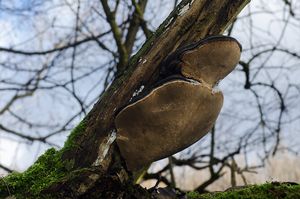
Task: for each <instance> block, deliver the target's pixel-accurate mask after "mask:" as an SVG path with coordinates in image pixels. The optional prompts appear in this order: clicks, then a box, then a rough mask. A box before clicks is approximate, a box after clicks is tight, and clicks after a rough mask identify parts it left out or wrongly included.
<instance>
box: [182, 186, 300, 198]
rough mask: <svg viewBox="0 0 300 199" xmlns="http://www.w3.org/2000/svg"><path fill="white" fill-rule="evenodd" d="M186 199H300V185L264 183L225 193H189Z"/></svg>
mask: <svg viewBox="0 0 300 199" xmlns="http://www.w3.org/2000/svg"><path fill="white" fill-rule="evenodd" d="M187 197H188V199H212V198H213V199H226V198H232V199H255V198H257V199H268V198H278V199H279V198H286V199H293V198H300V185H291V184H288V183H266V184H263V185H252V186H248V187H245V188H239V189H233V190H229V191H225V192H215V193H207V194H199V193H197V192H189V193H188V194H187Z"/></svg>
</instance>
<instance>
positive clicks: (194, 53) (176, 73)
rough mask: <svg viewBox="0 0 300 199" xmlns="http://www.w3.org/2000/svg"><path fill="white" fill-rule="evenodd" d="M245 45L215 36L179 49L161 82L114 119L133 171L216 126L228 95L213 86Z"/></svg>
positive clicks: (163, 69) (169, 60) (166, 65)
mask: <svg viewBox="0 0 300 199" xmlns="http://www.w3.org/2000/svg"><path fill="white" fill-rule="evenodd" d="M240 54H241V45H240V44H239V43H238V41H237V40H236V39H234V38H232V37H227V36H212V37H208V38H206V39H203V40H200V41H199V42H195V43H193V44H190V45H187V46H185V47H182V48H179V49H178V50H176V51H175V52H174V53H172V54H171V55H169V56H168V57H167V59H166V60H165V61H164V62H163V64H162V66H161V72H160V77H161V81H160V83H158V84H156V86H154V87H153V88H152V89H151V90H150V91H143V92H144V93H141V95H140V96H138V97H137V98H136V99H134V100H133V101H131V102H130V104H129V105H127V106H126V107H125V108H123V109H122V110H121V111H120V112H119V113H118V114H117V116H116V118H115V126H116V129H117V144H118V146H119V148H120V151H121V154H122V156H123V157H124V159H125V161H126V165H127V168H128V169H129V170H131V171H134V170H138V169H141V168H142V167H144V166H145V165H148V164H150V163H151V162H153V161H156V160H159V159H162V158H165V157H168V156H170V155H172V154H175V153H177V152H179V151H181V150H183V149H184V148H186V147H188V146H190V145H192V144H193V143H195V142H196V141H198V140H199V139H200V138H202V137H203V136H204V135H205V134H207V132H208V131H209V130H210V129H211V128H212V126H213V125H214V123H215V121H216V119H217V117H218V115H219V113H220V110H221V108H222V104H223V94H222V92H221V91H215V90H214V89H213V88H214V86H215V85H216V84H217V82H219V81H220V80H221V79H223V78H224V77H225V76H226V75H228V74H229V73H230V72H231V71H232V70H233V69H234V68H235V66H236V65H237V63H238V61H239V59H240Z"/></svg>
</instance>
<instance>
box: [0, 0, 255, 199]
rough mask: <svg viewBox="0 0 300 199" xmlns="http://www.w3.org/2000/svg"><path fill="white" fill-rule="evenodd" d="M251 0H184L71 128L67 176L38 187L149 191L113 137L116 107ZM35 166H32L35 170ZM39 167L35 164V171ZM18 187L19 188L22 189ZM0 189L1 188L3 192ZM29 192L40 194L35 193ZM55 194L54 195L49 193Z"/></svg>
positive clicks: (84, 193)
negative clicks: (163, 64)
mask: <svg viewBox="0 0 300 199" xmlns="http://www.w3.org/2000/svg"><path fill="white" fill-rule="evenodd" d="M248 2H249V0H183V1H182V2H181V3H180V5H178V6H177V8H176V9H175V10H174V11H173V12H172V13H171V14H170V16H169V17H168V18H167V19H166V20H165V21H164V22H163V23H162V25H161V26H160V27H159V29H158V30H157V31H156V33H155V34H153V35H152V37H151V38H149V39H148V40H147V42H146V43H145V44H144V46H143V47H142V49H141V50H140V51H139V52H138V53H137V54H136V55H135V56H134V57H132V58H131V60H130V61H129V66H128V67H127V70H125V71H124V72H123V73H122V74H119V75H118V77H117V78H116V79H115V80H114V81H113V83H112V85H111V86H110V87H109V89H108V90H107V91H106V92H105V93H104V94H103V96H102V97H101V98H100V99H99V101H98V102H97V103H96V104H95V105H94V107H93V109H92V110H91V111H90V113H89V114H88V115H87V117H86V118H85V119H84V120H83V121H82V122H81V123H80V124H79V125H78V127H77V128H76V129H75V130H74V131H73V132H72V134H71V135H70V137H69V139H68V141H67V142H66V144H65V146H64V148H63V149H62V150H61V151H60V152H58V153H56V154H54V156H55V157H56V158H57V157H58V158H62V163H63V164H64V166H63V167H62V170H64V171H65V170H66V171H68V172H67V173H66V175H65V176H63V177H61V173H59V175H57V174H53V173H50V174H51V177H53V176H55V177H56V176H58V177H59V179H58V180H54V182H52V181H51V185H50V187H49V186H48V187H47V188H43V187H42V188H40V189H42V190H39V191H38V192H37V193H39V197H40V198H44V197H48V196H49V194H50V195H52V194H55V197H57V198H120V197H121V198H126V197H127V198H142V197H141V195H143V196H144V197H147V192H146V191H145V190H143V189H140V188H137V187H136V186H135V185H132V183H131V180H130V179H131V177H130V176H131V174H130V173H128V171H127V170H126V166H125V164H124V162H123V160H122V157H121V156H120V153H119V151H118V147H117V145H116V144H115V142H114V140H115V138H116V132H115V130H114V129H115V128H114V119H115V115H116V113H117V112H118V111H119V110H120V108H122V107H124V105H126V103H128V101H129V99H130V98H131V97H132V95H133V93H134V92H135V91H136V90H138V89H139V88H140V86H142V85H144V86H145V87H146V88H147V87H148V86H149V85H151V83H153V82H155V81H156V79H157V77H158V75H157V74H158V69H159V66H160V63H161V62H162V61H163V59H164V58H165V57H166V56H167V55H168V54H170V53H171V52H173V51H174V50H175V49H176V48H178V47H180V46H182V45H186V44H189V43H191V42H194V41H198V40H200V39H202V38H204V37H205V36H207V35H216V34H221V33H222V32H223V31H224V30H225V29H226V27H227V26H228V25H229V24H230V23H231V22H232V21H233V20H234V18H235V17H236V15H237V14H238V13H239V12H240V11H241V9H242V8H243V7H244V6H245V5H246V4H247V3H248ZM49 159H53V157H52V158H51V157H50V158H49ZM43 164H45V163H43ZM43 164H42V165H43ZM54 165H57V163H55V164H54ZM34 169H35V168H34V167H33V168H32V169H31V170H34ZM52 169H53V168H52ZM39 171H40V170H39V169H37V170H35V172H36V173H35V174H36V175H37V174H38V172H39ZM55 172H57V171H56V170H55ZM58 172H61V171H60V170H59V171H58ZM28 173H29V175H30V172H28ZM48 174H49V173H48ZM46 177H47V176H46ZM17 178H20V176H18V177H16V179H17ZM23 178H24V176H22V179H23ZM11 179H14V178H13V177H11ZM8 181H9V179H7V182H5V186H6V187H9V186H10V184H9V182H8ZM15 187H16V188H15V190H16V191H18V190H19V191H20V190H21V188H19V187H17V186H15ZM7 192H8V193H9V195H14V193H11V192H12V189H11V190H9V188H7ZM1 193H2V192H1V190H0V196H1ZM3 193H5V192H3ZM19 194H21V193H19ZM2 196H3V195H2ZM28 197H29V198H30V197H32V198H37V197H34V196H32V194H31V195H30V194H29V195H28ZM55 197H54V195H52V196H51V197H50V198H55Z"/></svg>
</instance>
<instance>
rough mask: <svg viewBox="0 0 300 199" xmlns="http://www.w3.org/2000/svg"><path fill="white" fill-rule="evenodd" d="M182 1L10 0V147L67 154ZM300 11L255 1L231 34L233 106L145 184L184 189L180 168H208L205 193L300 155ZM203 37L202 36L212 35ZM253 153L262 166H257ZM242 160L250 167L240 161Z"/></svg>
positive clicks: (5, 123)
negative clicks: (280, 157)
mask: <svg viewBox="0 0 300 199" xmlns="http://www.w3.org/2000/svg"><path fill="white" fill-rule="evenodd" d="M176 3H178V2H177V1H173V2H171V3H170V1H151V2H147V1H145V0H144V1H143V0H140V1H134V0H133V1H131V2H129V1H92V0H91V1H84V2H82V1H79V0H78V1H63V2H62V1H38V0H35V1H34V0H32V1H22V2H19V1H2V2H1V17H2V18H3V19H6V20H8V22H5V23H4V21H3V23H2V24H3V26H5V28H2V30H3V32H2V35H3V36H2V38H3V39H2V40H1V44H2V45H1V47H0V51H1V57H0V58H1V59H0V64H1V68H0V70H1V76H0V78H1V87H0V92H1V104H0V105H1V107H0V117H1V122H0V129H1V136H2V140H1V142H2V143H1V145H2V146H4V144H3V143H6V142H7V140H13V142H21V143H25V144H31V146H32V148H33V149H34V150H38V151H39V150H41V149H45V148H46V147H49V146H55V147H61V146H62V144H63V141H64V137H65V136H66V134H67V133H68V132H69V131H70V130H71V129H72V128H73V126H74V124H76V123H78V121H79V120H80V119H81V118H83V117H84V116H85V115H86V114H87V112H88V111H89V110H91V107H92V105H93V104H94V103H95V102H96V100H97V99H98V98H99V96H102V93H103V91H104V90H105V89H107V87H108V86H109V85H110V84H111V82H112V80H113V79H114V78H115V77H117V78H118V77H122V76H123V75H124V71H126V67H125V66H126V65H127V64H128V61H129V57H130V56H131V55H132V54H134V53H135V52H137V50H138V49H140V48H141V45H142V43H143V42H144V41H145V40H146V39H147V38H148V39H149V38H151V35H152V32H154V30H155V29H156V28H157V26H158V24H159V23H160V22H161V21H162V20H163V19H164V18H165V16H166V15H167V14H168V12H169V10H172V9H173V6H174V4H176ZM298 7H299V5H298V4H297V2H293V3H291V2H289V1H281V0H274V2H273V3H272V4H270V3H268V4H267V2H264V1H253V2H252V3H251V4H250V5H249V6H248V7H247V8H246V9H245V12H244V13H243V15H241V16H240V18H238V19H237V20H235V22H234V24H233V25H232V26H230V27H229V28H228V30H227V32H226V34H228V35H233V36H235V37H237V38H238V39H239V40H240V41H241V42H242V44H243V46H244V52H243V57H242V59H241V62H240V65H239V66H238V68H237V70H236V71H235V73H234V74H233V75H231V79H230V80H228V81H225V82H224V83H223V85H222V87H224V89H225V91H226V92H225V96H226V98H227V99H226V101H225V106H224V109H223V112H222V114H221V116H220V118H219V120H218V122H217V124H216V126H215V128H214V130H213V131H212V132H211V134H210V136H207V137H206V139H204V140H202V141H200V143H199V144H196V145H195V146H193V147H192V148H190V149H188V150H186V151H185V152H184V153H183V154H182V155H179V156H175V157H170V158H169V163H167V165H166V166H165V167H164V168H162V169H161V170H159V171H157V172H154V173H148V174H147V175H145V178H146V179H152V178H154V179H160V180H162V181H163V182H165V183H166V184H173V185H176V183H175V181H176V179H174V175H172V173H173V168H174V167H175V169H176V168H177V167H183V166H188V167H191V168H193V169H197V170H202V169H208V170H209V172H210V174H211V175H210V176H211V177H210V178H209V179H207V180H206V181H205V182H204V183H202V184H200V185H199V187H198V188H197V189H198V190H200V191H203V190H204V189H206V188H207V186H208V185H210V184H211V183H213V182H214V181H216V180H217V179H219V178H221V177H222V175H223V171H224V168H225V167H230V168H231V171H232V176H233V177H232V179H234V174H235V173H237V174H241V175H243V173H244V172H248V171H252V169H255V168H256V167H260V166H263V163H264V161H265V160H266V158H268V157H269V156H270V155H272V154H275V153H276V152H277V151H278V150H283V149H284V150H290V151H297V150H298V148H297V145H296V144H297V142H298V140H292V141H293V142H294V143H293V142H290V140H289V144H288V145H287V144H285V143H281V142H282V140H284V139H285V138H288V137H290V135H291V134H292V135H293V134H295V133H296V132H299V129H298V127H297V126H295V124H296V123H297V122H299V120H298V119H299V113H298V112H297V111H296V110H297V108H299V105H298V103H297V100H298V98H299V91H300V89H299V82H298V79H297V78H295V76H296V77H297V74H298V73H299V70H297V66H298V65H299V55H298V54H297V49H298V47H297V46H295V43H296V42H291V41H299V38H298V37H297V35H296V34H294V32H297V31H298V29H297V28H298V26H299V14H298V12H299V11H298V10H299V9H298ZM61 13H63V17H62V16H61ZM158 13H159V14H158ZM25 19H26V20H25ZM257 19H260V22H258V21H257ZM261 19H264V20H261ZM203 23H205V20H204V22H203ZM207 23H209V20H207ZM274 24H275V25H274ZM203 27H206V26H203ZM197 31H198V32H200V34H199V35H198V36H199V37H201V36H203V35H202V34H205V33H206V32H207V29H205V28H204V29H200V30H197ZM24 32H25V33H26V34H24ZM176 47H177V46H174V48H176ZM172 50H174V49H172ZM165 55H166V54H163V55H162V56H165ZM135 61H137V60H135ZM153 64H154V63H153ZM129 70H130V69H129ZM150 82H151V81H150ZM143 83H144V84H145V83H146V82H141V84H143ZM141 84H140V85H141ZM140 85H139V86H140ZM136 86H138V85H136ZM146 86H147V85H146ZM132 89H137V88H134V87H132ZM132 89H131V90H132ZM224 89H223V90H224ZM132 91H133V90H132ZM129 94H130V93H128V95H129ZM127 97H128V96H127ZM122 103H124V102H122ZM37 107H38V108H37ZM41 115H43V117H41ZM102 119H103V118H102ZM283 132H287V133H285V134H283ZM216 135H217V136H216ZM9 143H11V142H9ZM39 147H40V148H41V149H38V148H39ZM253 153H256V154H257V155H258V157H260V159H261V163H260V164H258V165H253V164H251V163H250V162H249V160H248V159H249V157H253ZM241 154H242V155H243V157H244V158H245V161H244V162H245V166H244V167H240V166H239V165H236V161H234V160H235V158H236V156H237V155H241ZM0 164H1V166H0V167H1V168H2V169H4V170H6V171H8V172H10V171H11V170H12V168H10V167H9V165H5V164H4V163H2V162H1V163H0ZM172 176H173V177H172ZM232 183H233V184H234V180H233V181H232Z"/></svg>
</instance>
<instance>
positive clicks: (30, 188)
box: [0, 148, 69, 198]
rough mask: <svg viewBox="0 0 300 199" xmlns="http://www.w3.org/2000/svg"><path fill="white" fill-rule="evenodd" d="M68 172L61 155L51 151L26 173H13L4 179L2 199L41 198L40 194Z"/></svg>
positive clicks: (2, 182) (53, 150) (0, 185)
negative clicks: (9, 197)
mask: <svg viewBox="0 0 300 199" xmlns="http://www.w3.org/2000/svg"><path fill="white" fill-rule="evenodd" d="M66 165H67V164H66ZM68 171H69V170H68V168H66V166H65V162H64V163H63V162H62V161H61V153H60V152H58V151H56V150H55V149H53V148H52V149H49V150H48V151H46V153H44V154H43V155H42V156H40V157H39V158H38V160H37V161H36V162H35V163H34V164H33V165H32V166H31V167H29V168H28V169H27V170H26V171H25V172H23V173H12V174H10V175H8V176H7V177H5V178H2V179H1V180H0V198H2V197H6V196H9V195H14V196H16V197H17V198H41V197H40V196H39V194H40V192H41V191H42V190H43V189H45V188H47V187H48V186H50V185H51V184H52V183H54V182H57V181H58V180H59V179H61V178H62V177H63V176H65V174H66V173H67V172H68ZM43 198H45V197H43Z"/></svg>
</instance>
